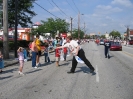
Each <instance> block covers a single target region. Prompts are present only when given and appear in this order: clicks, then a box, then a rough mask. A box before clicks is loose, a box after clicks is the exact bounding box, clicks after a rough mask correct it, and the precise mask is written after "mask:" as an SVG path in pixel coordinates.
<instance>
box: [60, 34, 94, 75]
mask: <svg viewBox="0 0 133 99" xmlns="http://www.w3.org/2000/svg"><path fill="white" fill-rule="evenodd" d="M66 42H67V43H66V44H65V45H63V46H60V47H58V48H64V47H68V48H69V49H70V51H71V52H72V53H73V55H74V56H73V60H72V67H71V70H70V71H69V72H67V73H74V72H75V69H76V67H77V63H78V62H77V60H76V59H75V56H78V57H79V58H81V59H82V60H83V61H84V63H85V64H86V65H87V66H88V67H89V68H90V72H91V73H92V74H95V72H94V70H95V69H94V67H93V66H92V65H91V63H90V62H89V61H88V59H87V58H86V56H85V53H84V50H83V49H82V48H81V47H80V46H79V44H78V43H77V42H76V41H75V40H72V37H71V36H68V37H67V38H66Z"/></svg>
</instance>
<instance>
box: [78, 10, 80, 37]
mask: <svg viewBox="0 0 133 99" xmlns="http://www.w3.org/2000/svg"><path fill="white" fill-rule="evenodd" d="M79 38H80V12H79V14H78V39H79Z"/></svg>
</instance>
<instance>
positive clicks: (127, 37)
mask: <svg viewBox="0 0 133 99" xmlns="http://www.w3.org/2000/svg"><path fill="white" fill-rule="evenodd" d="M125 27H126V28H127V31H126V32H127V36H126V40H128V39H129V32H130V30H129V26H128V25H127V26H125Z"/></svg>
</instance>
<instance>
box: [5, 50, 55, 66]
mask: <svg viewBox="0 0 133 99" xmlns="http://www.w3.org/2000/svg"><path fill="white" fill-rule="evenodd" d="M52 52H54V50H52V51H50V52H49V53H52ZM14 60H15V59H14ZM10 61H12V60H10ZM18 63H19V61H17V60H15V61H14V62H11V63H9V64H8V62H5V61H4V67H8V66H12V65H15V64H18Z"/></svg>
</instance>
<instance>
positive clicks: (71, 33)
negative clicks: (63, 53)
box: [70, 17, 73, 36]
mask: <svg viewBox="0 0 133 99" xmlns="http://www.w3.org/2000/svg"><path fill="white" fill-rule="evenodd" d="M70 18H71V17H70ZM72 20H73V18H71V36H72Z"/></svg>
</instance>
